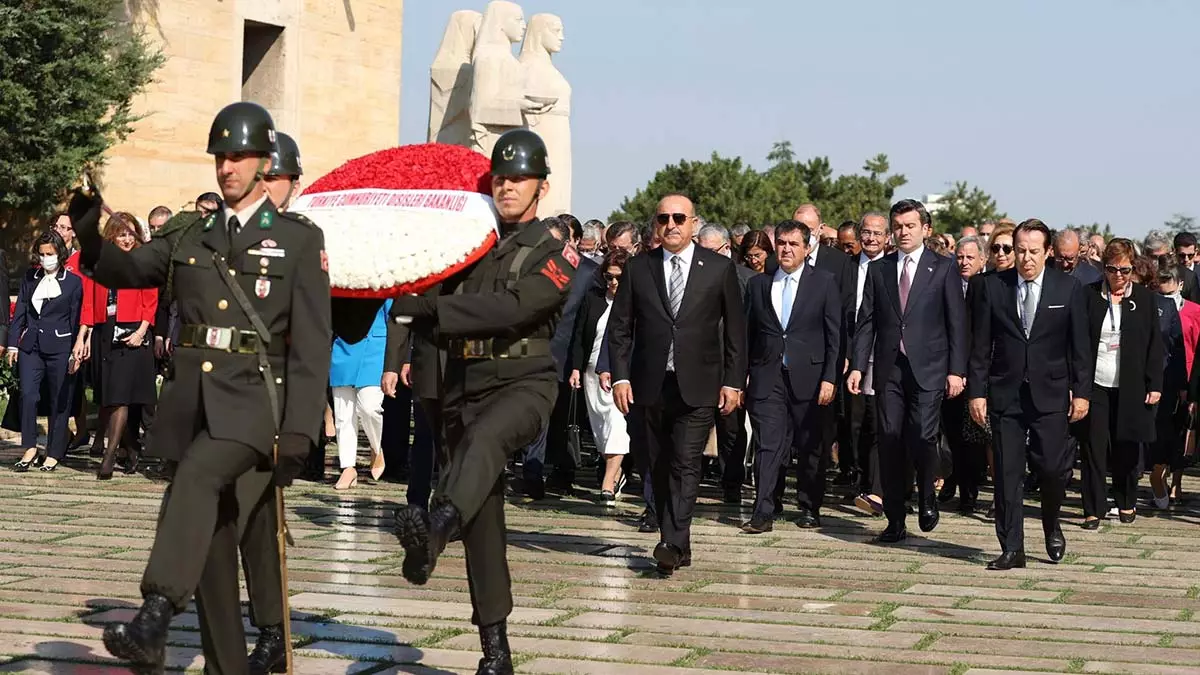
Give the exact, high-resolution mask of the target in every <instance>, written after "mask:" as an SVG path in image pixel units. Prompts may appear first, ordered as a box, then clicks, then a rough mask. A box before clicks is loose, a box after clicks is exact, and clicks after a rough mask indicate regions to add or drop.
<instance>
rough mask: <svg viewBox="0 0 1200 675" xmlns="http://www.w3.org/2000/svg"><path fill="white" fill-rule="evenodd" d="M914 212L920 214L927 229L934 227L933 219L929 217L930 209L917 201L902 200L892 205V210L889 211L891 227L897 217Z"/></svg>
mask: <svg viewBox="0 0 1200 675" xmlns="http://www.w3.org/2000/svg"><path fill="white" fill-rule="evenodd" d="M913 211H916V212H917V213H918V214H920V216H921V224H922V225H924V226H925V227H932V226H933V218H932V217H931V216H930V215H929V209H927V208H925V205H924V204H922V203H921V202H919V201H917V200H915V199H901V200H900V201H898V202H896V203H895V204H892V208H891V210H889V211H888V225H889V226H890V225H891V224H892V221H894V220H896V216H900V215H903V214H905V213H912V212H913Z"/></svg>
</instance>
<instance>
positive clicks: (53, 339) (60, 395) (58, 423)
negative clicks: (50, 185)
mask: <svg viewBox="0 0 1200 675" xmlns="http://www.w3.org/2000/svg"><path fill="white" fill-rule="evenodd" d="M67 256H68V251H67V246H66V244H65V243H64V242H63V239H62V237H61V236H59V235H58V233H57V232H53V231H49V232H44V233H42V235H41V236H40V237H38V239H37V241H36V243H35V244H34V247H33V265H32V266H31V267H30V269H29V270H28V271H27V272H26V273H25V278H24V279H22V280H21V289H20V290H19V291H18V292H17V306H16V309H15V310H14V312H13V320H12V325H11V326H10V329H9V333H8V340H7V342H8V344H7V348H8V351H7V357H6V358H7V359H8V364H9V366H10V367H11V366H12V365H13V364H16V366H17V375H18V378H19V380H20V387H21V399H20V401H19V402H18V401H9V405H20V406H21V447H23V448H25V454H24V455H22V456H21V461H19V462H17V463H16V465H15V466H14V467H13V468H14V469H15V470H16V471H19V472H23V471H29V469H30V468H33V467H39V466H40V468H41V470H42V471H46V472H49V471H54V470H55V469H57V468H58V463H59V462H60V461H62V458H63V457H64V456H66V454H67V418H68V417H69V416H70V414H71V400H72V391H71V389H72V386H73V385H74V382H75V378H74V377H71V375H73V374H74V373H75V371H76V370H78V368H79V363H78V361H76V360H75V358H74V355H73V354H72V345H73V344H74V342H75V336H76V333H77V332H78V331H79V313H80V310H81V307H82V304H83V284H82V283H81V282H80V280H79V277H77V276H75V275H74V274H71V273H70V272H68V271H67V270H66V267H65V265H66V262H67ZM43 380H44V381H45V382H46V385H47V386H46V390H47V392H48V393H49V397H50V400H49V401H48V403H49V405H48V407H49V409H50V415H49V423H48V425H47V430H48V433H47V438H46V452H45V454H44V455H41V456H39V454H38V448H37V436H38V427H37V410H38V401H39V399H40V394H41V391H42V382H43Z"/></svg>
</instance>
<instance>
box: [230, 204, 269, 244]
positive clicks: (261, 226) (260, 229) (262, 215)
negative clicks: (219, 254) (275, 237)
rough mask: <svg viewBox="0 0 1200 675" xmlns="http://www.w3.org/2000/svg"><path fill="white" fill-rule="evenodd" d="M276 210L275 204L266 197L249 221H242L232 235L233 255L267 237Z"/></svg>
mask: <svg viewBox="0 0 1200 675" xmlns="http://www.w3.org/2000/svg"><path fill="white" fill-rule="evenodd" d="M276 210H277V209H276V208H275V204H273V203H272V202H271V200H270V199H267V200H266V201H265V202H263V203H262V206H260V207H258V210H256V211H255V212H254V214H253V215H252V216H250V222H248V223H242V229H241V231H240V232H238V233H237V234H236V235H234V237H233V253H234V254H235V255H236V254H239V253H241V252H242V251H245V250H246V249H248V248H250V247H251V246H254V245H255V244H257V243H259V242H260V241H262V240H263V239H265V238H267V236H268V235H269V234H270V232H271V226H272V224H273V223H274V220H275V211H276Z"/></svg>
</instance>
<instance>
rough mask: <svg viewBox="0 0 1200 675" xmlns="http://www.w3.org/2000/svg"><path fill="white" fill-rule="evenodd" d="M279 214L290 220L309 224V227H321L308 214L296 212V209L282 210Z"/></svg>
mask: <svg viewBox="0 0 1200 675" xmlns="http://www.w3.org/2000/svg"><path fill="white" fill-rule="evenodd" d="M279 215H280V216H282V217H284V218H287V219H288V220H294V221H296V222H298V223H301V224H303V225H307V226H309V227H316V228H317V229H320V228H319V227H318V226H317V224H316V223H314V222H313V221H311V220H309V218H308V216H306V215H304V214H303V213H296V212H295V211H280V212H279Z"/></svg>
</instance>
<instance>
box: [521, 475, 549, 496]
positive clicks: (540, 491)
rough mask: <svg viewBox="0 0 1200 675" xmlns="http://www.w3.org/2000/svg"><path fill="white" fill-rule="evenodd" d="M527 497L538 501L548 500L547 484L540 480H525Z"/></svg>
mask: <svg viewBox="0 0 1200 675" xmlns="http://www.w3.org/2000/svg"><path fill="white" fill-rule="evenodd" d="M525 496H526V497H528V498H530V499H532V500H534V501H537V500H540V499H545V498H546V482H545V481H543V480H542V479H540V478H526V479H525Z"/></svg>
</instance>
